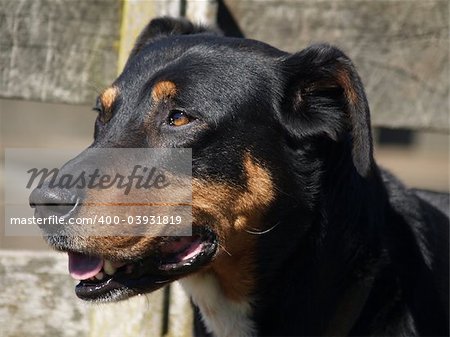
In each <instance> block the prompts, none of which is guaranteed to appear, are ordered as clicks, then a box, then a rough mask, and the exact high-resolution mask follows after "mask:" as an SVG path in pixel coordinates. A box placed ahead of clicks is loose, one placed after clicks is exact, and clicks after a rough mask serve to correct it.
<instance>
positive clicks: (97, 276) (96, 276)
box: [95, 272, 105, 280]
mask: <svg viewBox="0 0 450 337" xmlns="http://www.w3.org/2000/svg"><path fill="white" fill-rule="evenodd" d="M103 276H105V275H104V274H103V273H102V272H99V273H98V274H97V275H95V278H96V279H97V280H101V279H102V278H103Z"/></svg>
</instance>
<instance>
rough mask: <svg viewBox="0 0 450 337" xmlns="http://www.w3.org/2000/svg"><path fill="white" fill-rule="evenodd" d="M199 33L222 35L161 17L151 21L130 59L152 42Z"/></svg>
mask: <svg viewBox="0 0 450 337" xmlns="http://www.w3.org/2000/svg"><path fill="white" fill-rule="evenodd" d="M198 33H211V34H220V32H219V31H218V30H215V29H213V28H209V27H205V26H200V25H194V24H192V23H191V22H190V21H189V20H187V19H184V18H170V17H161V18H156V19H153V20H151V21H150V23H149V24H148V25H147V26H146V27H145V28H144V29H143V31H142V32H141V33H140V34H139V36H138V38H137V39H136V42H135V45H134V48H133V50H132V51H131V53H130V58H132V57H133V56H135V55H136V54H138V53H139V51H140V50H141V49H142V48H143V47H144V46H145V45H147V44H149V43H151V42H152V41H154V40H156V39H158V38H160V37H164V36H170V35H187V34H198Z"/></svg>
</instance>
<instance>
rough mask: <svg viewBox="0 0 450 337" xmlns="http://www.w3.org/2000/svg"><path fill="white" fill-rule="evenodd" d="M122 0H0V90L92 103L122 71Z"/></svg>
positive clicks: (22, 95)
mask: <svg viewBox="0 0 450 337" xmlns="http://www.w3.org/2000/svg"><path fill="white" fill-rule="evenodd" d="M120 15H121V1H120V0H80V1H73V0H0V32H1V34H0V96H2V97H10V98H11V97H16V98H23V99H32V100H39V101H47V102H66V103H89V104H91V103H92V101H93V98H94V97H95V95H96V92H97V91H98V90H100V89H102V88H103V87H104V86H105V85H106V84H108V83H110V82H111V80H112V79H113V78H114V77H115V76H116V72H117V48H118V43H119V27H120Z"/></svg>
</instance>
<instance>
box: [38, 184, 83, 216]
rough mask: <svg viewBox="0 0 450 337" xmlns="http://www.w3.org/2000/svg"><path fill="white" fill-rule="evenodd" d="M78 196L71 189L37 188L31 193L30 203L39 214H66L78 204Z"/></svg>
mask: <svg viewBox="0 0 450 337" xmlns="http://www.w3.org/2000/svg"><path fill="white" fill-rule="evenodd" d="M78 200H79V199H78V196H77V195H76V194H74V193H72V192H70V191H69V190H63V189H49V188H45V187H42V188H36V189H34V190H33V192H32V193H31V195H30V198H29V203H30V206H31V207H32V208H34V209H35V210H36V211H37V213H38V214H39V216H41V217H49V216H51V215H56V216H66V215H68V214H70V213H72V212H73V211H74V210H75V208H76V207H77V206H78Z"/></svg>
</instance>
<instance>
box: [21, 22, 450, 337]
mask: <svg viewBox="0 0 450 337" xmlns="http://www.w3.org/2000/svg"><path fill="white" fill-rule="evenodd" d="M95 110H97V111H98V118H97V120H96V124H95V139H94V142H93V143H92V145H91V146H90V148H91V149H96V148H129V147H135V148H191V149H192V219H193V220H192V226H193V227H192V228H193V229H192V231H193V235H192V236H184V237H181V238H179V237H178V238H173V237H172V238H170V237H157V238H154V237H152V238H149V237H146V236H136V237H132V236H130V237H117V236H105V237H90V236H83V235H81V234H80V235H79V236H73V237H70V236H62V235H61V236H56V235H48V236H46V240H47V241H48V243H49V245H50V246H52V247H53V248H55V249H56V250H59V251H64V252H67V253H68V255H69V260H70V261H69V262H70V265H71V269H72V270H71V273H72V274H73V275H75V278H78V279H80V284H79V285H78V286H77V287H76V293H77V295H78V296H79V297H81V298H83V299H85V300H89V301H114V300H122V299H126V298H128V297H130V296H133V295H136V294H140V293H146V292H151V291H154V290H156V289H158V288H160V287H162V286H163V285H164V284H167V282H172V281H175V280H179V282H181V284H182V286H183V287H184V289H185V290H186V292H187V294H188V295H189V296H190V298H191V300H192V303H193V307H194V312H195V317H194V332H193V333H194V335H195V336H198V337H199V336H214V337H226V336H240V337H246V336H319V335H321V336H324V335H326V336H338V335H339V336H344V335H352V336H369V335H371V336H373V335H377V336H419V335H421V336H448V334H449V312H448V305H449V303H448V296H449V293H448V287H449V282H448V273H449V269H448V267H449V264H448V263H449V262H448V261H449V260H448V255H449V252H448V250H449V246H448V236H449V230H448V228H449V209H448V206H449V197H448V195H447V194H444V193H436V192H431V191H422V190H414V189H409V188H407V187H405V186H404V185H403V184H402V183H401V182H399V180H397V179H396V178H395V177H394V176H392V175H391V174H390V173H388V172H386V171H384V170H382V169H380V168H379V167H378V166H377V164H376V163H375V160H374V157H373V144H372V135H371V126H370V117H369V106H368V103H367V100H366V95H365V92H364V88H363V85H362V82H361V80H360V77H359V76H358V73H357V71H356V70H355V67H354V65H353V63H352V62H351V60H350V59H349V58H348V57H347V56H346V55H345V54H344V53H343V52H342V51H340V50H339V49H337V48H336V47H333V46H330V45H327V44H316V45H312V46H310V47H307V48H306V49H304V50H302V51H300V52H298V53H293V54H291V53H287V52H284V51H280V50H278V49H276V48H274V47H271V46H269V45H267V44H265V43H263V42H259V41H255V40H250V39H245V38H233V37H226V36H223V35H222V34H221V33H220V32H218V31H216V30H214V29H209V28H205V27H201V26H196V25H193V24H192V23H191V22H189V21H187V20H185V19H174V18H158V19H154V20H152V21H151V22H150V23H149V24H148V25H147V27H146V28H145V29H144V30H143V31H142V33H141V34H140V36H139V37H138V38H137V41H136V44H135V46H134V48H133V49H132V51H131V54H130V57H129V59H128V61H127V63H126V65H125V68H124V70H123V72H122V74H121V75H120V76H119V77H118V78H117V80H116V81H115V82H114V83H113V84H112V85H111V86H110V87H109V88H107V89H106V90H105V91H104V92H103V93H102V94H101V95H100V96H99V98H98V100H97V105H96V107H95ZM84 160H85V154H84V152H83V153H81V154H80V155H79V156H78V157H77V158H76V159H75V160H73V161H70V162H69V163H68V164H66V165H65V166H64V167H63V168H62V170H61V172H60V174H63V173H67V172H70V171H71V170H74V168H76V167H79V166H80V165H81V166H82V165H83V161H84ZM92 193H95V191H94V192H92ZM92 193H91V197H92ZM77 198H80V196H74V195H71V193H70V192H67V191H62V190H57V189H54V190H52V189H50V187H49V186H48V185H46V184H44V185H43V186H41V188H39V189H36V190H34V191H33V192H32V194H31V196H30V204H31V206H32V207H34V208H35V213H36V215H37V216H40V217H43V216H48V215H51V214H53V213H54V212H55V211H54V209H53V208H52V207H50V206H49V205H52V204H54V203H61V204H64V205H66V206H67V205H68V208H65V210H66V211H67V210H68V209H70V212H72V213H73V212H75V213H79V214H82V213H83V209H84V206H83V203H85V202H88V201H89V200H82V202H80V203H79V202H75V201H74V200H76V199H77ZM84 198H85V199H89V198H90V197H89V195H88V196H85V197H84ZM94 199H95V197H94ZM77 200H78V199H77ZM174 247H177V253H180V252H181V256H184V257H183V258H179V259H178V260H176V261H175V262H174V261H173V254H172V255H171V263H172V264H171V266H172V267H171V268H170V270H169V269H168V268H162V267H161V266H166V267H167V264H166V262H167V259H168V255H169V253H173V252H174ZM187 251H189V252H191V253H190V254H189V256H188V258H187V260H186V259H185V258H186V256H187V255H186V254H187V253H186V252H187ZM168 252H169V253H168ZM192 252H194V253H192ZM183 254H184V255H183ZM155 258H156V260H157V261H159V262H157V263H159V264H160V265H157V266H156V268H155V266H154V265H153V266H152V268H148V267H147V263H148V264H150V262H148V261H150V260H151V259H152V261H154V260H155ZM183 259H184V260H183ZM152 263H153V264H154V262H152ZM94 274H95V275H96V276H97V279H98V280H97V279H95V278H93V275H94ZM99 275H100V277H98V276H99Z"/></svg>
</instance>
